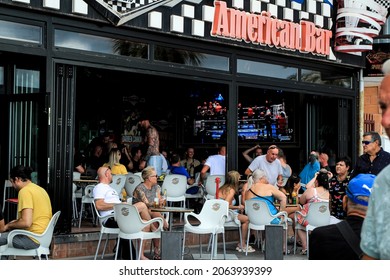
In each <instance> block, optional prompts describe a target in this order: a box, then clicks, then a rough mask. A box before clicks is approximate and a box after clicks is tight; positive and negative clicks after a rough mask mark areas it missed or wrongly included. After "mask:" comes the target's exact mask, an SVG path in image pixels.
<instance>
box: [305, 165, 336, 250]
mask: <svg viewBox="0 0 390 280" xmlns="http://www.w3.org/2000/svg"><path fill="white" fill-rule="evenodd" d="M328 172H329V171H328V170H326V169H320V171H319V172H317V173H316V174H315V175H314V177H315V182H314V187H313V188H308V189H306V191H305V192H304V193H303V194H302V195H301V197H300V198H299V203H300V204H302V205H303V207H302V210H300V212H301V213H303V214H304V215H307V213H308V212H309V206H310V204H311V203H313V202H318V201H324V202H329V175H328ZM297 222H298V223H299V224H301V225H302V226H306V225H307V221H306V220H305V218H304V216H301V215H299V216H298V220H297ZM298 238H299V240H300V243H301V244H302V250H301V252H300V254H301V255H307V243H306V231H304V230H301V229H299V230H298Z"/></svg>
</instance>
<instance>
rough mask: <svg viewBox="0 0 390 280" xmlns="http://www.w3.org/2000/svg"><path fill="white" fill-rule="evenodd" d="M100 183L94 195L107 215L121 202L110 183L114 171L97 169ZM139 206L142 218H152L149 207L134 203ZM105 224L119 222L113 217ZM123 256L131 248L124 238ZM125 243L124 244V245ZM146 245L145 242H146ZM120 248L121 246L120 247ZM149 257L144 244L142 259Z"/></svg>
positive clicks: (114, 225)
mask: <svg viewBox="0 0 390 280" xmlns="http://www.w3.org/2000/svg"><path fill="white" fill-rule="evenodd" d="M97 173H98V178H99V183H98V184H97V185H96V186H95V187H94V188H93V197H94V200H95V205H96V209H97V210H98V211H99V213H100V215H101V216H103V217H105V216H107V215H110V214H112V213H113V212H114V205H115V204H118V203H121V200H120V197H119V194H118V193H117V192H116V191H115V189H113V188H112V187H111V186H110V184H111V182H112V173H111V170H110V168H109V167H100V168H99V169H98V171H97ZM133 205H134V206H135V207H137V210H138V212H139V213H140V216H141V219H143V220H145V221H148V220H150V219H151V216H150V214H149V211H148V207H147V206H146V205H145V203H143V202H136V203H133ZM104 226H105V227H108V228H117V227H118V224H117V222H116V221H115V219H114V218H113V217H111V218H108V219H107V220H106V221H105V222H104ZM155 230H156V227H155V226H154V225H152V226H147V227H145V228H144V231H155ZM120 244H121V248H120V249H121V250H122V257H123V256H124V255H129V252H128V251H127V250H128V248H129V245H128V241H127V242H126V239H122V240H121V242H120ZM122 244H123V246H122ZM144 245H145V244H144ZM154 245H155V246H156V245H157V246H158V242H155V244H154ZM118 250H119V248H118ZM147 259H148V258H147V257H145V255H144V246H143V248H142V252H141V260H147Z"/></svg>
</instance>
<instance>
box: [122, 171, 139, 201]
mask: <svg viewBox="0 0 390 280" xmlns="http://www.w3.org/2000/svg"><path fill="white" fill-rule="evenodd" d="M141 183H142V178H141V177H140V176H138V175H136V174H128V175H127V177H126V182H125V190H126V193H127V197H133V193H134V190H135V188H136V187H137V186H138V185H139V184H141Z"/></svg>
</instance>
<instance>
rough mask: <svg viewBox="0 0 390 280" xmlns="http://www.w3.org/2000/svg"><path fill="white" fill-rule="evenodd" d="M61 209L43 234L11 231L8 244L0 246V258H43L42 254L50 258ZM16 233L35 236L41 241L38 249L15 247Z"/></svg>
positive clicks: (20, 230)
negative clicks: (51, 245)
mask: <svg viewBox="0 0 390 280" xmlns="http://www.w3.org/2000/svg"><path fill="white" fill-rule="evenodd" d="M60 214H61V211H58V212H56V213H55V214H54V215H53V216H52V218H51V219H50V222H49V224H48V225H47V227H46V229H45V231H44V232H43V233H41V234H37V233H33V232H31V231H27V230H22V229H14V230H12V231H10V232H9V234H8V237H7V244H6V245H3V246H1V247H0V258H1V256H31V257H38V258H39V259H40V260H41V255H46V259H49V257H48V256H49V254H50V244H51V241H52V237H53V232H54V228H55V226H56V224H57V221H58V218H59V216H60ZM15 235H26V236H28V237H31V238H34V239H36V240H37V241H38V242H39V247H38V248H36V249H30V250H25V249H18V248H14V247H13V244H12V242H13V238H14V237H15Z"/></svg>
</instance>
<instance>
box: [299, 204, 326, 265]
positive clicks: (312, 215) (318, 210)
mask: <svg viewBox="0 0 390 280" xmlns="http://www.w3.org/2000/svg"><path fill="white" fill-rule="evenodd" d="M298 214H300V215H303V216H304V217H305V219H306V221H308V223H309V224H308V225H307V226H306V227H305V226H303V225H301V224H299V223H298ZM294 220H295V241H294V254H295V253H296V249H297V236H298V230H299V229H301V230H304V231H306V244H307V258H309V232H310V231H312V230H313V229H315V228H316V227H320V226H326V225H329V224H330V210H329V202H325V201H319V202H312V203H310V205H309V210H308V212H307V215H304V214H303V213H302V212H301V211H295V213H294Z"/></svg>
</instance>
